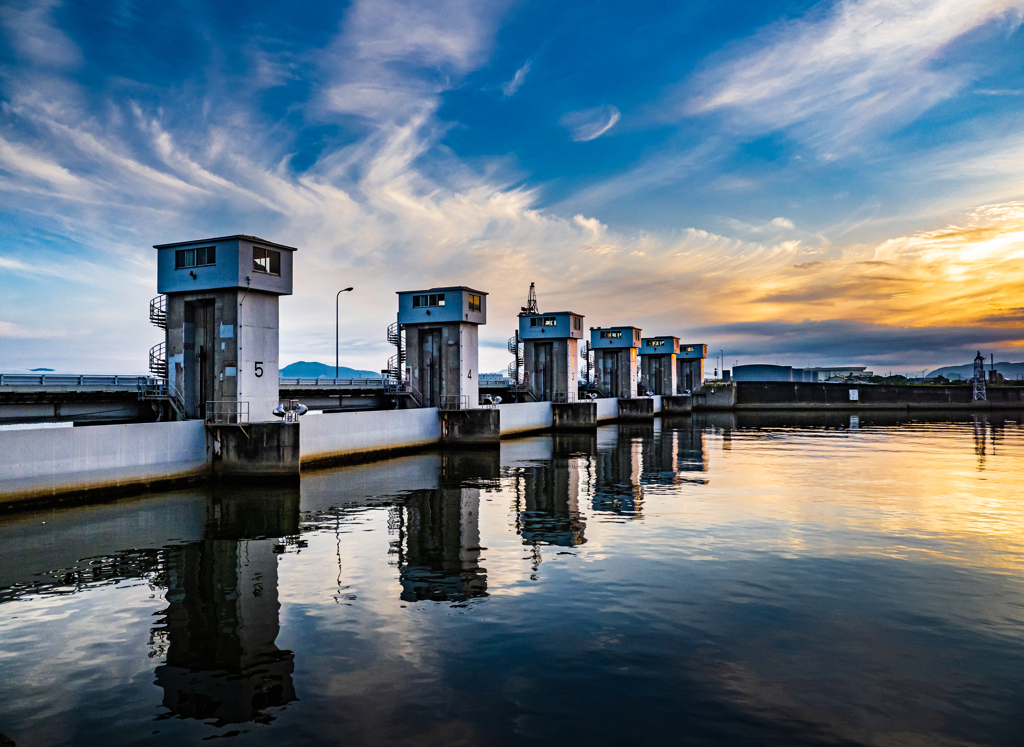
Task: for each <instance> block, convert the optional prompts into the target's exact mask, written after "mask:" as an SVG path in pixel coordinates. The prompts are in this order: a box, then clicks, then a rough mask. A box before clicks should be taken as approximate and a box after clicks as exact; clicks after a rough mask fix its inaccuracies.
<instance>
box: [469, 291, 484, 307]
mask: <svg viewBox="0 0 1024 747" xmlns="http://www.w3.org/2000/svg"><path fill="white" fill-rule="evenodd" d="M469 310H470V311H482V310H483V304H482V303H481V302H480V296H475V295H473V294H472V293H470V294H469Z"/></svg>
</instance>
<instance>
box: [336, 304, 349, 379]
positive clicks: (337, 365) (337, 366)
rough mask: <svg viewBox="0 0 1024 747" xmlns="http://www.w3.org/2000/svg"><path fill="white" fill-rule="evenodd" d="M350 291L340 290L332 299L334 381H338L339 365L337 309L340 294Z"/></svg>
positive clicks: (338, 315)
mask: <svg viewBox="0 0 1024 747" xmlns="http://www.w3.org/2000/svg"><path fill="white" fill-rule="evenodd" d="M350 290H352V289H351V288H342V289H341V290H340V291H338V295H336V296H335V297H334V380H335V381H337V380H338V369H339V367H340V366H339V364H338V349H339V345H338V326H339V322H338V320H339V318H340V312H339V311H338V308H339V304H340V299H341V294H342V293H344V292H345V291H350Z"/></svg>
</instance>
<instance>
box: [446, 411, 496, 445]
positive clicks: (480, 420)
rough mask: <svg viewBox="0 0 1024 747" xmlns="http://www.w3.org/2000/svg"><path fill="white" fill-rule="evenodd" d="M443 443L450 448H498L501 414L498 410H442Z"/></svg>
mask: <svg viewBox="0 0 1024 747" xmlns="http://www.w3.org/2000/svg"><path fill="white" fill-rule="evenodd" d="M438 418H439V420H440V423H441V443H442V444H445V445H448V446H497V445H498V442H499V441H500V440H501V414H500V412H499V411H498V409H497V408H486V409H479V410H440V411H439V415H438Z"/></svg>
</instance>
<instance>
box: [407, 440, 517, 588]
mask: <svg viewBox="0 0 1024 747" xmlns="http://www.w3.org/2000/svg"><path fill="white" fill-rule="evenodd" d="M439 472H440V474H439V477H438V487H437V488H436V489H423V490H415V491H412V492H410V493H409V494H407V495H406V496H404V497H403V498H402V500H401V501H400V502H399V503H398V504H397V505H395V506H394V507H392V509H391V516H390V531H391V533H392V534H394V535H395V539H394V540H392V542H391V553H392V554H393V555H396V556H397V564H398V580H399V583H401V585H402V593H401V598H402V600H403V601H406V602H419V601H424V600H431V601H449V602H465V601H466V600H469V599H474V598H478V597H485V596H487V570H486V569H485V568H482V567H481V566H480V557H481V547H480V491H481V489H484V490H487V489H494V488H497V487H498V475H499V456H498V451H497V449H494V450H486V451H465V452H450V453H445V454H442V455H441V465H440V470H439Z"/></svg>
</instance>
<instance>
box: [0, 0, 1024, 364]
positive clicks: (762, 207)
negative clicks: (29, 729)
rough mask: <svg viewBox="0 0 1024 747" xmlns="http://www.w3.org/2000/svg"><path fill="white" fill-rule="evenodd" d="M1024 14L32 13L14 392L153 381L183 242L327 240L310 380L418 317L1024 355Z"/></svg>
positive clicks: (290, 336) (310, 271)
mask: <svg viewBox="0 0 1024 747" xmlns="http://www.w3.org/2000/svg"><path fill="white" fill-rule="evenodd" d="M1022 21H1024V0H1014V1H1010V0H990V1H987V2H965V1H964V0H959V1H958V2H953V1H952V0H931V1H930V2H919V1H916V0H887V1H886V2H881V1H879V0H859V1H858V0H849V1H848V2H820V3H814V2H802V3H766V2H735V3H721V2H691V3H622V2H616V3H612V2H597V3H593V2H591V3H579V4H572V3H562V4H553V3H536V2H522V3H472V2H451V3H428V2H410V3H403V2H396V1H391V0H381V1H377V2H352V3H348V4H336V5H335V4H331V5H328V4H307V5H302V6H290V5H282V4H280V3H259V2H249V3H244V4H242V3H239V4H227V3H223V4H207V3H188V2H183V3H166V4H161V5H159V6H156V5H154V4H151V3H134V2H130V1H128V0H122V1H121V2H116V3H89V4H70V3H69V4H61V3H59V2H19V1H17V0H14V1H9V2H6V3H4V5H3V6H2V7H0V27H2V34H3V37H2V38H3V40H4V42H3V44H2V45H0V193H2V200H0V369H3V370H5V371H17V370H22V369H25V368H30V367H36V366H48V367H52V368H57V369H60V370H76V371H81V372H91V371H111V372H122V371H123V372H129V371H142V370H144V368H145V362H146V350H147V349H148V348H149V347H150V346H151V345H153V344H154V343H155V342H157V341H159V339H160V334H161V333H160V331H159V330H157V329H156V328H154V327H151V326H150V325H149V324H148V321H147V318H146V316H147V303H148V299H149V298H150V297H151V296H152V295H153V294H154V293H155V261H154V260H155V257H154V252H153V250H152V249H151V246H152V245H153V244H156V243H162V242H169V241H178V240H187V239H194V238H202V237H206V236H215V235H224V234H229V233H248V234H255V235H259V236H263V237H265V238H267V239H270V240H273V241H278V242H281V243H285V244H291V245H294V246H298V247H299V248H300V251H299V253H298V254H297V256H296V264H297V275H296V294H295V295H294V296H293V297H290V298H285V299H283V300H282V306H281V308H282V314H281V321H282V329H283V334H282V350H281V360H282V363H288V362H291V361H294V360H299V359H305V360H322V361H329V360H330V358H331V357H332V352H333V351H332V347H333V346H332V343H333V339H332V338H333V332H334V330H333V324H334V320H333V312H334V303H333V301H334V293H335V291H336V290H337V289H338V288H340V287H345V286H348V285H353V286H355V287H356V291H355V292H353V293H352V294H349V295H347V296H346V310H345V314H344V319H343V320H342V338H343V340H345V346H344V347H345V353H344V356H343V357H344V362H345V363H346V364H348V365H353V366H356V367H360V368H369V369H372V370H376V369H379V368H380V367H381V366H382V365H383V364H384V362H385V361H386V360H387V357H388V355H389V354H390V351H389V350H388V346H387V345H386V343H385V341H384V333H385V329H386V327H387V324H388V323H389V322H390V321H391V320H392V319H393V318H394V314H395V311H396V303H395V296H394V292H395V291H396V290H405V289H412V288H418V287H425V286H430V285H438V284H444V285H450V284H466V285H472V286H474V287H478V288H481V289H483V290H485V291H488V292H489V293H490V294H491V296H490V317H489V324H488V325H487V326H486V327H485V328H484V329H483V330H482V335H481V339H482V345H483V346H484V347H483V350H482V359H483V360H482V364H483V366H484V368H485V369H486V370H501V369H503V368H504V366H505V363H506V361H505V358H506V357H507V353H505V352H504V350H503V349H504V340H505V339H506V338H507V337H508V336H509V335H510V334H511V333H512V331H513V330H514V329H515V313H516V312H517V311H518V308H519V306H520V305H521V304H522V302H523V299H524V298H525V295H526V290H527V288H528V287H529V283H530V282H531V281H536V282H537V287H538V291H539V295H540V301H541V307H542V309H543V308H549V309H553V308H554V307H556V306H557V307H560V308H565V307H569V308H572V309H573V310H575V311H579V312H582V313H584V314H586V315H587V323H588V324H590V325H607V324H615V323H634V324H638V325H640V326H642V327H643V328H644V330H645V331H646V332H648V333H651V334H677V335H679V336H681V337H684V338H686V339H687V341H692V342H706V343H707V344H709V345H710V346H711V347H712V348H713V349H719V348H723V349H725V351H726V353H725V354H726V359H727V360H729V361H730V364H731V363H732V362H733V361H734V360H737V359H738V360H739V361H740V363H744V362H747V363H753V362H776V361H778V362H782V363H792V364H798V365H822V364H827V363H848V364H856V363H860V364H866V365H869V366H871V367H873V368H875V369H876V370H889V369H892V370H911V369H921V368H925V367H932V366H937V365H942V364H951V363H961V362H965V361H967V360H969V358H971V357H973V351H974V350H975V349H977V348H980V349H983V350H985V351H986V352H993V353H995V354H996V357H997V358H1001V359H1007V358H1008V359H1011V360H1020V359H1022V358H1024V355H1022V354H1021V352H1020V348H1019V346H1020V344H1021V343H1022V341H1024V334H1022V333H1021V324H1022V322H1024V301H1022V298H1021V296H1022V291H1024V170H1022V168H1021V164H1022V163H1024V132H1022V126H1021V112H1022V109H1024V43H1022V42H1024V30H1022V27H1021V26H1022Z"/></svg>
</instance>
